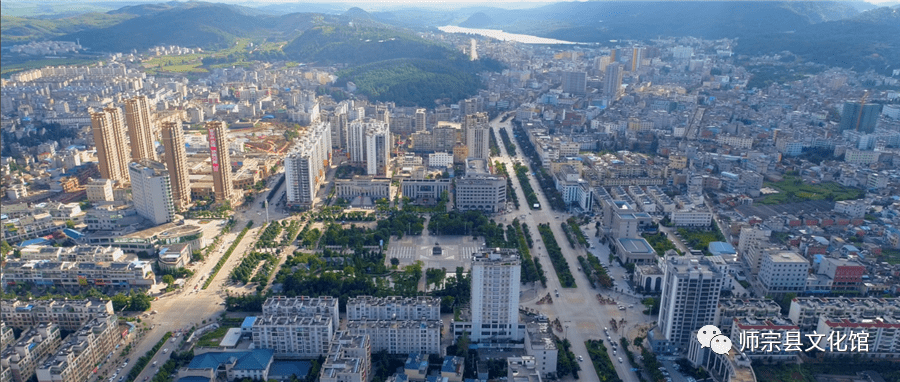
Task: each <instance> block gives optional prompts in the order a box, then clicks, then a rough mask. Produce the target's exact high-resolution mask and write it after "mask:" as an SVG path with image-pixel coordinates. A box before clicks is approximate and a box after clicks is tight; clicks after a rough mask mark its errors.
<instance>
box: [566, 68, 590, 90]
mask: <svg viewBox="0 0 900 382" xmlns="http://www.w3.org/2000/svg"><path fill="white" fill-rule="evenodd" d="M586 89H587V73H585V72H562V91H563V93H569V94H575V95H583V94H584V93H585V91H586Z"/></svg>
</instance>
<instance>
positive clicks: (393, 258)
mask: <svg viewBox="0 0 900 382" xmlns="http://www.w3.org/2000/svg"><path fill="white" fill-rule="evenodd" d="M4 243H6V242H5V241H4ZM391 265H393V266H395V267H396V266H398V265H400V259H398V258H396V257H392V258H391Z"/></svg>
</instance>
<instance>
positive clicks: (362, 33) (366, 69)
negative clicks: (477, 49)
mask: <svg viewBox="0 0 900 382" xmlns="http://www.w3.org/2000/svg"><path fill="white" fill-rule="evenodd" d="M356 15H357V16H360V13H359V12H356ZM283 51H284V52H285V54H286V55H287V56H288V57H290V58H292V59H294V60H297V61H301V62H313V63H316V64H335V63H347V64H349V65H350V67H349V68H348V69H345V70H343V71H341V72H339V73H338V77H339V79H338V82H337V84H336V85H337V86H345V85H346V84H347V83H348V82H351V81H352V82H353V83H354V84H356V86H357V89H358V92H359V93H360V94H364V95H366V96H368V97H370V98H371V99H373V100H377V101H393V102H396V103H397V104H398V105H403V106H414V105H419V106H434V105H435V103H436V102H438V103H452V102H457V101H459V100H460V99H463V98H466V97H469V96H471V95H473V94H475V93H476V92H477V91H478V89H480V87H481V81H480V80H479V79H478V77H477V73H479V72H481V71H484V70H494V71H496V70H502V65H500V64H499V63H498V62H496V61H493V60H478V61H474V62H473V61H469V60H468V58H467V57H466V56H464V55H463V54H462V53H460V52H458V51H456V50H454V49H452V48H451V47H449V46H446V45H441V44H438V43H435V42H431V41H428V40H425V39H423V38H421V37H419V36H417V35H415V34H414V33H412V32H410V31H408V30H405V29H400V28H397V27H391V26H387V25H384V24H381V23H377V22H373V21H369V20H363V19H360V18H356V19H353V21H348V20H347V19H346V18H345V17H342V18H340V20H339V21H337V22H334V23H329V24H326V25H319V26H316V27H313V28H311V29H308V30H307V31H305V32H303V34H302V35H300V37H297V38H296V39H294V41H291V42H290V43H289V44H287V45H286V46H284V48H283Z"/></svg>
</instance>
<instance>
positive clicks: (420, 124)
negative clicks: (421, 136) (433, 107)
mask: <svg viewBox="0 0 900 382" xmlns="http://www.w3.org/2000/svg"><path fill="white" fill-rule="evenodd" d="M427 117H428V114H426V112H425V109H416V131H425V130H427V127H426V126H425V124H426V123H427V121H428V119H427Z"/></svg>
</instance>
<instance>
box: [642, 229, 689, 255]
mask: <svg viewBox="0 0 900 382" xmlns="http://www.w3.org/2000/svg"><path fill="white" fill-rule="evenodd" d="M641 236H642V237H643V238H644V239H646V240H647V242H648V243H650V246H651V247H653V249H654V250H656V254H657V255H660V256H662V255H664V254H665V253H666V251H668V250H670V249H674V250H675V251H678V249H676V248H675V244H673V243H672V241H671V240H669V238H668V237H667V236H666V234H664V233H662V232H658V233H652V234H650V233H645V234H643V235H641ZM678 252H679V253H681V251H678Z"/></svg>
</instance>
